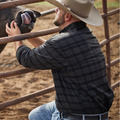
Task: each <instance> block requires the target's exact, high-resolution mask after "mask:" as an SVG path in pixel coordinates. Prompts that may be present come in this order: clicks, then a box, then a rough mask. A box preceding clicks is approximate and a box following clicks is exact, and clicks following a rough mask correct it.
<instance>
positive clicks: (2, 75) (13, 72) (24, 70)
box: [0, 68, 37, 78]
mask: <svg viewBox="0 0 120 120" xmlns="http://www.w3.org/2000/svg"><path fill="white" fill-rule="evenodd" d="M35 70H37V69H33V68H21V69H18V70H10V71H4V72H0V78H5V77H10V76H15V75H20V74H25V73H28V72H33V71H35Z"/></svg>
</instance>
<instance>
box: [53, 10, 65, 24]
mask: <svg viewBox="0 0 120 120" xmlns="http://www.w3.org/2000/svg"><path fill="white" fill-rule="evenodd" d="M55 12H56V16H55V19H54V21H53V22H54V24H55V25H56V26H60V25H61V24H63V23H64V22H65V21H64V15H65V12H64V11H63V10H62V9H60V8H56V10H55Z"/></svg>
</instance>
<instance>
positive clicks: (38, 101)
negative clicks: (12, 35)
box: [0, 4, 120, 120]
mask: <svg viewBox="0 0 120 120" xmlns="http://www.w3.org/2000/svg"><path fill="white" fill-rule="evenodd" d="M25 6H26V7H28V8H31V9H34V10H37V11H39V12H42V11H45V10H48V9H51V8H53V6H44V5H36V4H34V5H25ZM112 9H115V8H111V9H108V11H110V10H112ZM99 12H100V13H102V9H99ZM53 19H54V14H50V15H47V16H44V17H41V18H38V19H37V22H36V24H35V27H34V30H33V31H38V30H43V29H48V28H52V27H54V25H53ZM118 22H119V15H118V14H116V15H113V16H111V17H109V18H108V23H109V33H110V36H113V35H114V34H117V33H118V32H119V25H118ZM88 26H89V27H90V29H91V30H92V31H93V34H94V35H95V36H96V37H97V38H98V41H99V42H101V41H102V40H104V39H105V35H104V25H102V26H100V27H93V26H90V25H88ZM55 34H56V33H55ZM53 35H54V34H51V35H47V36H44V37H43V38H45V39H49V38H50V37H51V36H53ZM24 43H25V44H26V45H27V46H29V47H31V48H33V47H32V45H31V44H30V43H29V42H28V41H27V40H24ZM101 49H102V51H103V53H104V55H105V56H106V47H105V46H104V47H102V48H101ZM110 52H111V61H112V60H114V59H116V58H118V57H119V39H116V40H114V41H112V42H111V47H110ZM19 68H23V67H22V66H21V65H19V63H18V62H17V59H16V57H15V48H14V43H13V42H12V43H9V44H7V46H6V48H5V50H4V51H3V52H2V54H0V72H3V71H8V70H15V69H19ZM118 80H119V64H116V65H115V66H113V67H111V84H114V83H116V82H117V81H118ZM52 85H54V84H53V78H52V74H51V71H50V70H37V71H34V72H30V73H27V74H22V75H17V76H13V77H7V78H1V79H0V103H3V102H6V101H8V100H12V99H15V98H18V97H21V96H24V95H27V94H30V93H33V92H36V91H39V90H42V89H44V88H47V87H49V86H52ZM114 95H115V97H114V102H113V104H112V107H111V109H110V110H109V120H119V119H120V118H119V117H120V116H119V114H120V113H119V99H120V97H119V87H117V88H115V89H114ZM54 97H55V92H51V93H48V94H45V95H43V96H38V97H35V98H33V99H31V100H28V101H25V102H22V103H20V104H17V105H13V106H10V107H7V108H5V109H3V110H0V120H28V118H27V117H28V114H29V112H30V111H31V110H32V109H34V108H35V107H37V106H40V105H42V104H45V103H47V102H51V101H53V100H54Z"/></svg>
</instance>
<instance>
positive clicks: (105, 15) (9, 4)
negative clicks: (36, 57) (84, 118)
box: [0, 0, 120, 109]
mask: <svg viewBox="0 0 120 120" xmlns="http://www.w3.org/2000/svg"><path fill="white" fill-rule="evenodd" d="M41 1H42V0H17V1H9V2H3V3H0V9H3V8H8V7H13V6H18V5H24V4H29V3H35V2H41ZM102 5H103V13H102V14H101V16H102V17H103V20H104V30H105V31H104V34H105V40H103V41H102V42H101V43H100V46H101V47H103V46H104V45H106V56H107V57H106V60H107V63H106V67H107V76H108V83H109V85H110V86H111V88H112V89H115V88H116V87H118V86H119V85H120V81H118V82H116V83H114V84H113V85H111V66H113V65H115V64H117V63H119V62H120V58H117V59H115V60H113V61H110V42H111V41H113V40H115V39H117V38H119V36H120V34H119V33H118V34H116V35H114V36H111V37H110V36H109V25H108V17H109V16H111V15H114V14H117V13H119V10H120V9H115V10H112V11H110V12H107V0H102ZM54 11H55V9H51V10H48V11H44V12H42V13H41V14H42V16H44V15H47V14H51V13H54ZM59 30H60V28H59V27H55V28H51V29H47V30H42V31H38V32H31V33H25V34H22V35H17V36H12V37H3V38H0V44H4V43H8V42H13V41H20V40H24V39H27V38H33V37H38V36H44V35H48V34H52V33H55V32H58V31H59ZM35 70H36V69H29V68H22V69H18V70H11V71H5V72H0V78H5V77H10V76H15V75H20V74H25V73H28V72H33V71H35ZM54 90H55V88H54V86H52V87H49V88H46V89H43V90H40V91H38V92H35V93H32V94H29V95H26V96H23V97H20V98H17V99H13V100H10V101H7V102H4V103H0V109H4V108H5V107H8V106H11V105H15V104H18V103H21V102H24V101H27V100H29V99H31V98H34V97H36V96H41V95H44V94H46V93H49V92H52V91H54Z"/></svg>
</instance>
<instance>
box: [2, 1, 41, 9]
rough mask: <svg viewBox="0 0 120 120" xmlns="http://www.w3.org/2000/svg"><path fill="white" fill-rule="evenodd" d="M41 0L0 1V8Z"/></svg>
mask: <svg viewBox="0 0 120 120" xmlns="http://www.w3.org/2000/svg"><path fill="white" fill-rule="evenodd" d="M42 1H43V0H16V1H7V2H2V3H0V9H3V8H9V7H14V6H18V5H25V4H30V3H36V2H42Z"/></svg>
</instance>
